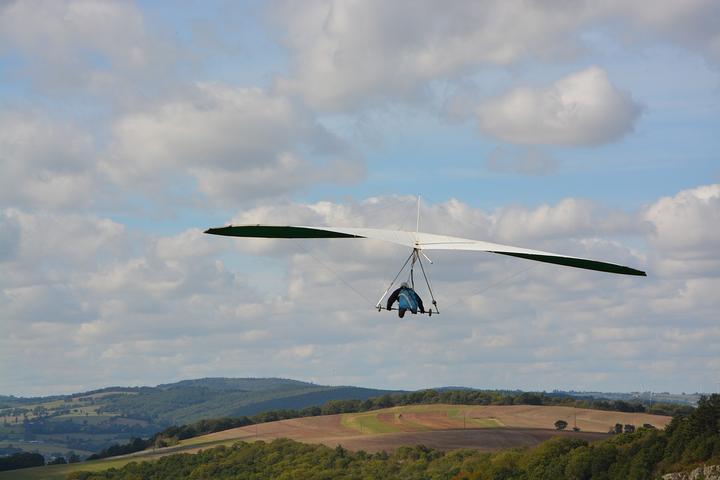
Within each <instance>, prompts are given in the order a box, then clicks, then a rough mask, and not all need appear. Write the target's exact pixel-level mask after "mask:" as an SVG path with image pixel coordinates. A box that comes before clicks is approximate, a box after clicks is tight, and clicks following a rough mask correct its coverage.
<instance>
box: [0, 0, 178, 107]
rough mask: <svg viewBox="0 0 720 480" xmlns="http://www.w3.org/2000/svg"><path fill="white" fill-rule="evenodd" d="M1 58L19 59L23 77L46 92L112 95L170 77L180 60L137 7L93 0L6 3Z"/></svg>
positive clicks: (1, 9)
mask: <svg viewBox="0 0 720 480" xmlns="http://www.w3.org/2000/svg"><path fill="white" fill-rule="evenodd" d="M3 53H4V54H12V55H13V56H16V57H18V58H19V59H20V60H21V61H20V62H18V64H17V65H18V66H17V67H16V68H17V69H19V72H20V73H21V74H23V75H26V76H27V77H29V78H30V79H31V80H32V81H33V82H34V84H35V85H36V86H38V87H40V88H41V89H42V90H43V91H45V92H50V93H52V92H57V93H61V94H65V93H67V92H68V91H84V92H86V93H102V94H106V95H111V96H112V95H117V94H118V92H120V91H127V89H128V84H133V83H135V82H147V81H148V80H150V79H152V78H153V77H160V76H166V75H167V74H169V73H171V69H172V67H173V64H174V61H175V59H176V58H177V56H178V52H177V51H176V50H175V49H174V48H173V47H171V46H170V44H169V43H167V42H164V41H161V40H159V39H158V38H155V37H154V35H153V34H152V33H151V32H149V31H148V29H147V26H146V25H145V19H144V18H143V15H142V13H141V12H140V10H139V9H137V8H136V6H134V5H133V4H131V3H129V2H103V1H95V0H68V1H53V0H32V1H16V2H12V1H11V2H5V3H4V4H3V5H2V6H0V54H3ZM10 65H13V64H12V63H11V64H10ZM167 77H168V78H169V75H167ZM145 86H146V87H147V86H148V84H147V83H146V84H145Z"/></svg>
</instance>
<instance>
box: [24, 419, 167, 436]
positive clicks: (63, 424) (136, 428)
mask: <svg viewBox="0 0 720 480" xmlns="http://www.w3.org/2000/svg"><path fill="white" fill-rule="evenodd" d="M24 431H25V434H28V435H59V434H68V433H86V434H89V435H98V434H125V435H128V436H129V435H136V436H143V435H151V434H153V433H155V432H156V431H157V427H154V426H149V425H148V426H143V425H138V424H125V423H120V422H104V423H97V424H91V423H81V422H78V421H72V420H62V421H59V420H48V419H39V420H33V421H27V422H25V423H24Z"/></svg>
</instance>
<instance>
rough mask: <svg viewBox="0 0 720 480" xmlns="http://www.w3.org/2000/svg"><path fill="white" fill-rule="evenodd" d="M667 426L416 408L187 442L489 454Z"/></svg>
mask: <svg viewBox="0 0 720 480" xmlns="http://www.w3.org/2000/svg"><path fill="white" fill-rule="evenodd" d="M560 419H562V420H565V421H566V422H568V425H569V427H568V428H572V426H573V425H574V424H575V422H576V421H577V426H578V427H579V428H580V429H581V431H580V432H572V431H557V430H555V429H554V428H553V425H554V423H555V421H556V420H560ZM669 420H670V417H663V416H658V415H648V414H639V413H621V412H606V411H600V410H586V409H577V408H572V407H553V406H548V407H546V406H534V405H513V406H472V405H415V406H407V407H393V408H389V409H384V410H378V411H375V412H363V413H359V414H345V415H327V416H321V417H308V418H296V419H291V420H281V421H278V422H269V423H263V424H259V425H251V426H248V427H241V428H235V429H232V430H226V431H224V432H217V433H213V434H209V435H204V436H202V437H197V438H195V439H191V442H192V443H200V442H202V443H206V442H215V441H223V440H245V441H255V440H264V441H270V440H273V439H276V438H290V439H293V440H297V441H301V442H307V443H322V444H324V445H327V446H330V447H335V446H337V445H342V446H343V447H345V448H348V449H350V450H365V451H368V452H377V451H381V450H387V451H390V450H394V449H396V448H398V447H400V446H403V445H418V444H422V445H427V446H429V447H433V448H438V449H442V450H451V449H456V448H473V449H478V450H487V451H491V450H500V449H503V448H510V447H527V446H533V445H537V444H538V443H541V442H543V441H545V440H547V439H549V438H551V437H554V436H573V437H577V438H583V439H585V440H588V441H595V440H601V439H603V438H606V437H607V436H608V434H607V431H608V429H609V428H610V427H611V426H613V425H615V423H622V424H623V425H624V424H633V425H636V426H641V425H643V424H644V423H649V424H652V425H655V426H656V427H658V428H662V427H664V426H665V425H666V424H667V423H668V422H669ZM496 426H497V427H496ZM463 427H466V428H463ZM498 427H499V428H498ZM373 428H375V429H377V428H382V429H383V431H385V432H388V431H389V433H378V432H377V431H373ZM198 447H199V445H198Z"/></svg>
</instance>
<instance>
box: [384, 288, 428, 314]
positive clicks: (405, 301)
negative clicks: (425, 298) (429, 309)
mask: <svg viewBox="0 0 720 480" xmlns="http://www.w3.org/2000/svg"><path fill="white" fill-rule="evenodd" d="M396 301H397V302H398V316H399V317H400V318H403V317H404V316H405V312H406V311H408V310H410V311H411V312H412V313H413V315H415V314H417V313H418V310H420V313H425V307H424V306H423V302H422V299H421V298H420V295H418V294H417V293H415V290H413V289H412V288H410V286H409V285H408V284H407V282H403V283H402V284H401V285H400V288H398V289H397V290H395V291H394V292H393V293H392V295H390V297H389V298H388V301H387V309H388V310H390V309H392V306H393V303H395V302H396Z"/></svg>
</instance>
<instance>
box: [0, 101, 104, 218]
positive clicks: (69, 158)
mask: <svg viewBox="0 0 720 480" xmlns="http://www.w3.org/2000/svg"><path fill="white" fill-rule="evenodd" d="M94 153H95V145H94V139H93V138H92V136H90V135H88V134H87V133H84V132H83V131H82V130H81V129H80V128H79V127H76V126H73V125H72V124H70V123H61V122H56V121H53V120H52V119H50V118H48V117H46V116H43V115H41V114H39V113H33V112H12V111H1V110H0V201H1V202H3V203H4V204H5V205H26V206H32V207H43V208H49V209H58V208H78V207H85V206H87V205H88V204H90V203H91V202H92V198H93V194H94V193H96V189H97V181H98V179H97V172H96V171H95V165H94V163H93V155H94Z"/></svg>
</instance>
